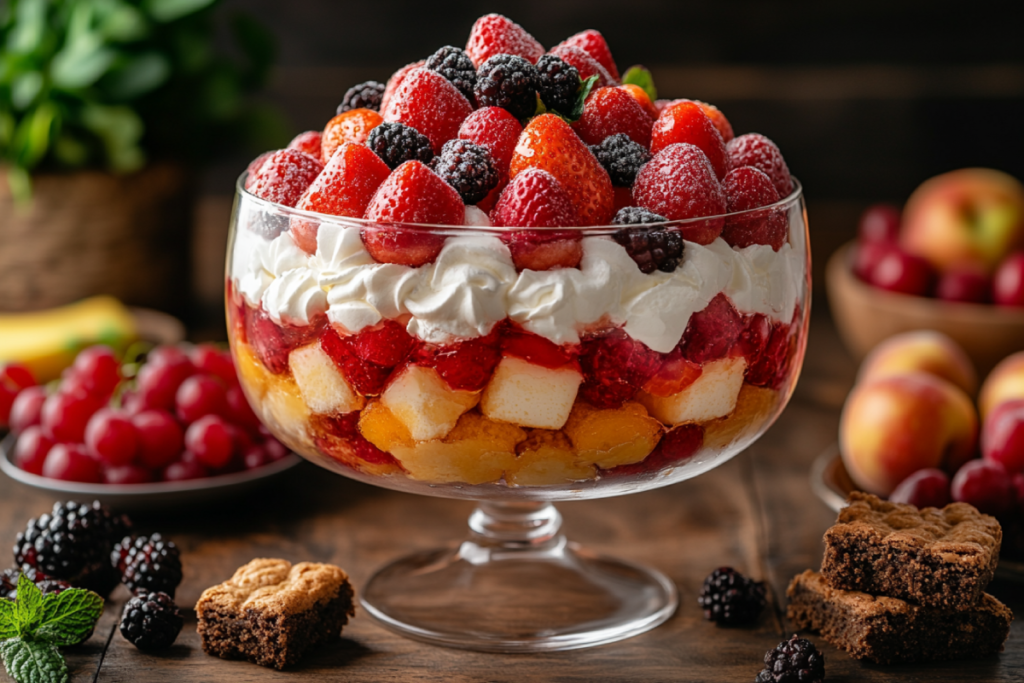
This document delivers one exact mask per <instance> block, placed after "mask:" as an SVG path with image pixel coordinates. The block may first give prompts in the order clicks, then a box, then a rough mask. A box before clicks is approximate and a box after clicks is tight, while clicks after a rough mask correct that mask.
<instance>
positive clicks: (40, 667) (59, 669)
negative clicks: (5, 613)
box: [0, 589, 68, 683]
mask: <svg viewBox="0 0 1024 683" xmlns="http://www.w3.org/2000/svg"><path fill="white" fill-rule="evenodd" d="M18 594H19V595H21V589H18ZM0 659H2V660H3V663H4V668H5V669H7V675H8V676H10V677H11V678H13V679H14V680H15V681H17V683H67V680H68V667H67V664H65V663H64V658H63V657H62V656H61V654H60V650H58V649H57V647H56V646H55V645H50V644H49V643H40V642H38V641H34V640H26V639H24V638H11V639H10V640H5V641H3V642H0Z"/></svg>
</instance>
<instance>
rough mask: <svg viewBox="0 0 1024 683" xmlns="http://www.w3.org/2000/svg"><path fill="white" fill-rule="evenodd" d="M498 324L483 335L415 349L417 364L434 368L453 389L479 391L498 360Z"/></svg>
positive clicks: (489, 377) (491, 373)
mask: <svg viewBox="0 0 1024 683" xmlns="http://www.w3.org/2000/svg"><path fill="white" fill-rule="evenodd" d="M501 331H502V330H501V326H500V325H496V326H495V327H494V329H493V330H491V333H490V334H488V335H487V336H485V337H478V338H476V339H467V340H465V341H461V342H455V343H452V344H443V345H423V346H421V347H420V348H419V350H418V351H417V352H416V364H417V365H425V366H427V367H431V368H434V369H435V370H437V374H439V375H440V376H441V379H443V380H444V381H445V383H446V384H448V386H449V387H450V388H452V389H454V390H456V391H480V390H481V389H483V388H484V387H485V386H486V385H487V382H488V381H489V380H490V379H491V375H493V374H494V368H495V366H497V365H498V361H499V360H501V348H500V346H499V343H500V339H501Z"/></svg>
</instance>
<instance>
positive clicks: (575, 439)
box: [563, 401, 662, 469]
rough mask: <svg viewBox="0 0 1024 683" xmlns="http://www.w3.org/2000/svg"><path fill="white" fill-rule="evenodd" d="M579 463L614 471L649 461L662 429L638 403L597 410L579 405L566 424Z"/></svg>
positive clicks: (631, 402)
mask: <svg viewBox="0 0 1024 683" xmlns="http://www.w3.org/2000/svg"><path fill="white" fill-rule="evenodd" d="M563 431H565V434H566V436H568V437H569V440H570V441H572V445H573V446H574V447H575V448H576V458H577V462H578V463H580V464H584V465H597V466H598V467H600V468H602V469H611V468H612V467H617V466H619V465H629V464H632V463H634V462H640V461H641V460H643V459H644V458H646V457H647V456H648V455H649V454H650V453H651V451H653V450H654V447H655V446H657V445H658V441H659V440H660V439H661V434H662V427H661V424H659V423H658V421H657V420H655V419H654V418H652V417H651V416H650V415H648V414H647V410H646V409H645V408H644V407H643V406H642V405H640V404H639V403H637V402H635V401H627V402H626V403H624V404H622V407H621V408H606V409H602V408H595V407H593V406H591V405H589V404H587V403H582V402H577V403H576V405H575V406H574V407H573V409H572V413H571V414H570V415H569V420H568V421H567V422H566V423H565V428H564V430H563Z"/></svg>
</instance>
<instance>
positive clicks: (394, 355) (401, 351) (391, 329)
mask: <svg viewBox="0 0 1024 683" xmlns="http://www.w3.org/2000/svg"><path fill="white" fill-rule="evenodd" d="M414 344H415V340H414V339H413V338H412V336H411V335H410V334H409V333H408V332H406V331H405V326H404V325H402V324H401V323H398V322H396V321H394V320H382V321H381V322H379V323H377V324H376V325H374V326H373V327H368V328H366V329H364V330H360V331H359V332H358V333H357V334H356V335H355V336H354V338H353V340H352V350H353V351H354V352H355V354H356V355H357V356H359V357H360V358H362V359H363V360H366V361H370V362H371V363H376V364H377V365H381V366H383V367H386V368H393V367H395V366H396V365H398V364H399V363H401V362H402V361H403V360H405V357H406V356H407V355H409V353H410V352H411V351H412V348H413V345H414Z"/></svg>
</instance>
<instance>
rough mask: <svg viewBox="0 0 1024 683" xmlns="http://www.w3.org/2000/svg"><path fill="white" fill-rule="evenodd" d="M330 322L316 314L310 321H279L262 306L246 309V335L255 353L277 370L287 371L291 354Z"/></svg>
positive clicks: (313, 337) (276, 372) (265, 363)
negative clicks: (273, 318)
mask: <svg viewBox="0 0 1024 683" xmlns="http://www.w3.org/2000/svg"><path fill="white" fill-rule="evenodd" d="M326 324H327V319H326V317H324V316H322V315H320V316H317V317H316V318H315V319H314V320H313V321H312V323H311V324H310V325H305V326H302V327H298V326H295V325H278V324H277V323H275V322H274V321H273V320H271V319H270V317H269V316H268V315H267V313H266V311H264V310H263V308H262V307H261V308H251V307H246V309H245V336H246V339H247V340H248V341H249V344H250V345H251V346H252V348H253V351H255V352H256V357H257V358H259V359H260V361H261V362H262V363H263V365H265V366H266V367H267V369H268V370H270V371H271V372H273V373H275V374H281V373H284V372H287V371H288V354H289V353H291V351H292V349H297V348H298V347H300V346H305V345H306V344H308V343H309V342H311V341H312V340H313V339H315V338H316V336H317V335H318V334H319V333H320V330H322V329H323V328H324V326H325V325H326Z"/></svg>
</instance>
